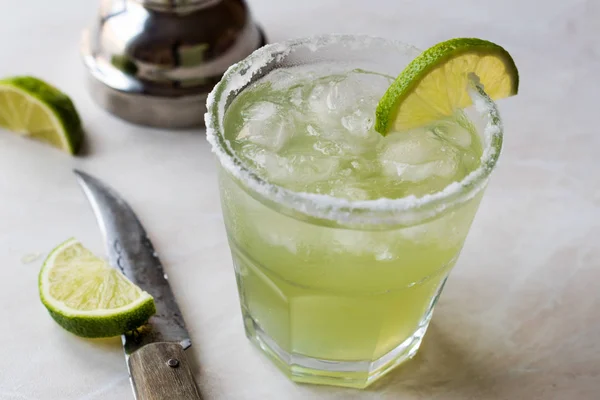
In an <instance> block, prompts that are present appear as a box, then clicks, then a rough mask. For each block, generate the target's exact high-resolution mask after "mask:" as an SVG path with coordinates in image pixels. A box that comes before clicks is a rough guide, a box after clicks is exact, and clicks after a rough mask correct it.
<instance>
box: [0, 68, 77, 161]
mask: <svg viewBox="0 0 600 400" xmlns="http://www.w3.org/2000/svg"><path fill="white" fill-rule="evenodd" d="M0 127H2V128H5V129H8V130H10V131H13V132H16V133H18V134H21V135H23V136H28V137H31V138H34V139H38V140H41V141H44V142H46V143H49V144H51V145H52V146H55V147H58V148H59V149H62V150H64V151H66V152H68V153H71V154H75V153H77V151H78V150H79V147H80V145H81V142H82V141H83V132H82V129H81V120H80V119H79V115H78V114H77V110H76V109H75V106H74V105H73V102H72V101H71V99H70V98H69V97H68V96H67V95H66V94H64V93H62V92H61V91H60V90H58V89H56V88H55V87H53V86H51V85H50V84H48V83H46V82H44V81H42V80H40V79H37V78H33V77H30V76H23V77H14V78H8V79H3V80H0Z"/></svg>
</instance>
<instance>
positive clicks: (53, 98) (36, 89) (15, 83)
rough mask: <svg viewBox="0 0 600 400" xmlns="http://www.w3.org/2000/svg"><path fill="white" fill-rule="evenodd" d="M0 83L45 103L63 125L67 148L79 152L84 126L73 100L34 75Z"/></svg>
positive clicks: (75, 152) (69, 150) (11, 78)
mask: <svg viewBox="0 0 600 400" xmlns="http://www.w3.org/2000/svg"><path fill="white" fill-rule="evenodd" d="M0 85H6V86H11V87H12V88H14V89H16V90H19V91H21V92H23V93H25V94H27V95H29V96H31V97H34V98H36V99H37V100H39V101H40V102H41V103H43V104H45V105H46V106H47V108H48V110H49V111H50V112H52V114H53V115H54V116H55V117H56V119H57V120H58V121H59V123H60V124H61V127H62V130H63V132H62V135H63V138H64V140H65V142H66V148H64V150H66V151H67V152H69V153H70V154H77V152H78V151H79V150H80V148H81V145H82V143H83V127H82V124H81V118H80V117H79V113H78V112H77V109H76V108H75V105H74V104H73V101H72V100H71V99H70V98H69V96H67V95H66V94H64V93H63V92H61V91H60V90H58V89H57V88H55V87H54V86H52V85H50V84H49V83H47V82H44V81H42V80H41V79H38V78H35V77H33V76H15V77H10V78H5V79H2V80H0Z"/></svg>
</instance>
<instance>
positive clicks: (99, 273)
mask: <svg viewBox="0 0 600 400" xmlns="http://www.w3.org/2000/svg"><path fill="white" fill-rule="evenodd" d="M39 290H40V298H41V300H42V303H44V305H45V306H46V308H47V309H48V311H49V312H50V315H51V316H52V318H54V320H55V321H56V322H57V323H58V324H59V325H60V326H62V327H63V328H65V329H66V330H68V331H69V332H72V333H74V334H76V335H78V336H83V337H93V338H97V337H110V336H117V335H121V334H123V333H125V332H128V331H131V330H133V329H136V328H138V327H140V326H142V325H143V324H144V323H145V322H146V321H147V320H148V318H150V316H152V314H154V313H155V312H156V309H155V306H154V300H153V298H152V296H150V295H149V294H148V293H146V292H144V291H142V290H141V289H140V288H139V287H137V286H136V285H134V284H133V283H131V282H130V281H129V280H127V278H126V277H125V276H124V275H123V274H122V273H121V272H120V271H118V270H116V269H115V268H111V267H110V266H109V265H108V264H107V263H106V262H105V261H103V260H101V259H99V258H98V257H96V256H94V255H93V254H92V253H91V252H90V251H89V250H87V249H86V248H85V247H83V246H82V245H81V243H79V242H78V241H77V240H76V239H69V240H67V241H66V242H64V243H63V244H61V245H59V246H58V247H56V248H55V249H54V250H53V251H52V253H50V255H49V256H48V258H47V259H46V261H45V262H44V265H43V266H42V270H41V271H40V275H39Z"/></svg>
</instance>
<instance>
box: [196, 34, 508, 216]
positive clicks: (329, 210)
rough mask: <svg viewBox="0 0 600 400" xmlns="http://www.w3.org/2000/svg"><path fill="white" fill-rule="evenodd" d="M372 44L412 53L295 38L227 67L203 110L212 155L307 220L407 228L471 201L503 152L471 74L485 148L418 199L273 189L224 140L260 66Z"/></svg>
mask: <svg viewBox="0 0 600 400" xmlns="http://www.w3.org/2000/svg"><path fill="white" fill-rule="evenodd" d="M374 41H379V42H381V43H385V44H387V45H392V46H395V47H397V48H398V49H399V50H401V51H404V52H406V51H408V50H415V51H418V50H417V49H415V48H414V47H412V46H409V45H406V44H404V43H402V42H398V41H392V40H387V39H383V38H378V37H373V36H367V35H339V34H331V35H320V36H314V37H308V38H302V39H293V40H289V41H286V42H282V43H275V44H270V45H266V46H264V47H261V48H260V49H258V50H256V51H254V52H253V53H252V54H251V55H250V56H248V57H247V58H246V59H244V60H242V61H240V62H238V63H236V64H234V65H232V66H231V67H229V68H228V69H227V71H226V72H225V74H224V75H223V78H222V79H221V81H220V82H219V83H218V84H217V85H216V86H215V87H214V89H213V90H212V91H211V92H210V93H209V95H208V98H207V103H206V104H207V105H206V107H207V112H206V114H205V116H204V118H205V123H206V134H207V140H208V142H209V143H210V144H211V146H212V152H213V153H215V154H216V156H217V159H218V160H219V162H220V163H221V165H222V166H223V168H224V169H225V170H226V171H227V172H229V173H230V174H231V175H232V176H233V177H235V178H237V179H239V180H240V181H241V182H242V183H243V184H244V185H246V186H247V188H248V189H250V190H251V191H252V192H254V193H256V194H258V195H260V196H261V197H263V198H265V199H267V200H271V201H273V202H275V203H277V204H280V205H283V206H286V207H288V208H290V209H292V210H295V211H298V212H300V213H301V214H305V215H306V216H309V217H314V218H318V219H325V220H330V221H334V222H336V223H342V224H354V223H357V224H409V223H414V222H415V220H416V219H417V220H424V219H429V218H432V217H434V216H436V215H437V214H439V213H441V212H442V211H444V210H446V209H448V208H450V207H453V206H455V205H457V204H460V203H463V202H466V201H468V200H470V199H471V198H473V197H474V196H475V195H476V194H477V193H478V192H479V191H480V190H481V189H482V188H484V187H485V185H486V183H487V180H488V177H489V175H490V173H491V171H492V170H493V168H494V166H495V165H496V162H497V160H498V157H499V156H500V150H501V148H502V138H503V126H502V120H501V119H500V115H499V112H498V108H497V106H496V104H495V103H494V101H493V100H492V99H491V98H490V97H489V96H488V95H487V93H485V91H484V89H483V87H482V86H481V85H480V83H479V79H478V78H477V77H476V76H475V75H474V74H472V75H471V76H470V78H471V87H470V88H469V94H470V96H471V98H472V100H473V104H474V106H475V110H476V112H477V113H478V114H479V115H480V116H481V117H482V118H483V120H484V121H487V123H486V126H485V128H484V131H483V136H484V142H486V143H484V145H485V147H484V150H483V153H482V155H481V158H480V160H481V164H480V166H479V167H478V168H477V169H475V170H474V171H472V172H471V173H469V174H468V175H467V176H465V177H464V178H463V179H462V180H461V181H459V182H452V183H451V184H449V185H448V186H446V187H445V188H444V189H442V190H441V191H438V192H435V193H433V194H427V195H424V196H422V197H416V196H414V195H410V196H405V197H401V198H396V199H389V198H380V199H376V200H356V201H353V200H347V199H343V198H339V197H334V196H330V195H325V194H317V193H307V192H296V191H293V190H290V189H286V188H284V187H281V186H279V185H275V184H273V183H270V182H268V181H266V180H265V179H263V178H261V177H260V176H258V175H257V174H256V173H255V172H253V171H252V170H251V169H249V168H248V167H247V166H246V165H244V163H243V161H242V160H241V159H240V158H239V157H238V156H237V155H236V154H235V152H234V151H233V149H232V148H231V144H230V141H229V140H227V139H225V135H224V127H223V121H224V116H225V109H226V106H227V101H228V99H229V96H230V95H231V94H232V93H235V92H236V91H239V90H241V89H243V88H245V86H246V85H247V84H248V83H250V82H251V81H252V79H253V78H254V76H255V75H256V74H258V73H260V72H261V70H262V68H264V67H266V66H268V64H269V63H271V62H279V61H281V60H283V59H284V58H285V57H286V56H287V55H289V54H290V53H291V52H292V51H293V50H295V49H297V48H299V47H306V48H307V49H309V50H310V51H312V52H316V51H318V50H319V49H321V48H323V47H327V46H331V45H334V44H341V45H348V46H349V47H350V48H349V51H357V50H359V49H360V46H361V45H363V46H366V45H369V44H370V43H372V42H374Z"/></svg>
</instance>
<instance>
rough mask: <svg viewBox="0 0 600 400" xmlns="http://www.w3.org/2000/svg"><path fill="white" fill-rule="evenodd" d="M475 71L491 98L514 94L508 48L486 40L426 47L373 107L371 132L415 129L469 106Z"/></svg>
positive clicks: (514, 72) (461, 40) (514, 70)
mask: <svg viewBox="0 0 600 400" xmlns="http://www.w3.org/2000/svg"><path fill="white" fill-rule="evenodd" d="M473 73H474V74H475V75H477V77H479V80H480V83H481V84H483V86H484V88H485V91H486V93H487V94H488V95H489V96H490V97H491V98H493V99H495V100H496V99H500V98H504V97H508V96H512V95H515V94H517V91H518V88H519V73H518V71H517V67H516V66H515V63H514V61H513V59H512V57H511V56H510V54H508V52H507V51H506V50H504V49H503V48H502V47H500V46H498V45H497V44H494V43H492V42H488V41H487V40H482V39H474V38H458V39H451V40H448V41H446V42H442V43H439V44H436V45H435V46H433V47H431V48H429V49H428V50H425V51H424V52H423V53H421V54H420V55H419V56H417V57H416V58H415V59H414V60H413V61H412V62H411V63H410V64H409V65H408V66H407V67H406V68H405V69H404V71H402V73H401V74H400V75H399V76H398V78H396V80H395V81H394V83H392V85H391V86H390V87H389V89H388V90H387V91H386V92H385V94H384V95H383V97H382V98H381V100H380V101H379V104H378V105H377V111H376V121H375V130H376V131H377V132H379V133H381V134H382V135H386V134H387V133H388V132H390V131H403V130H407V129H412V128H417V127H420V126H424V125H427V124H428V123H430V122H432V121H435V120H439V119H442V118H444V117H448V116H451V115H453V114H454V112H455V111H456V109H458V108H465V107H467V106H469V105H470V104H471V97H470V96H469V94H468V91H467V88H468V85H469V79H470V78H469V75H471V74H473Z"/></svg>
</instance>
